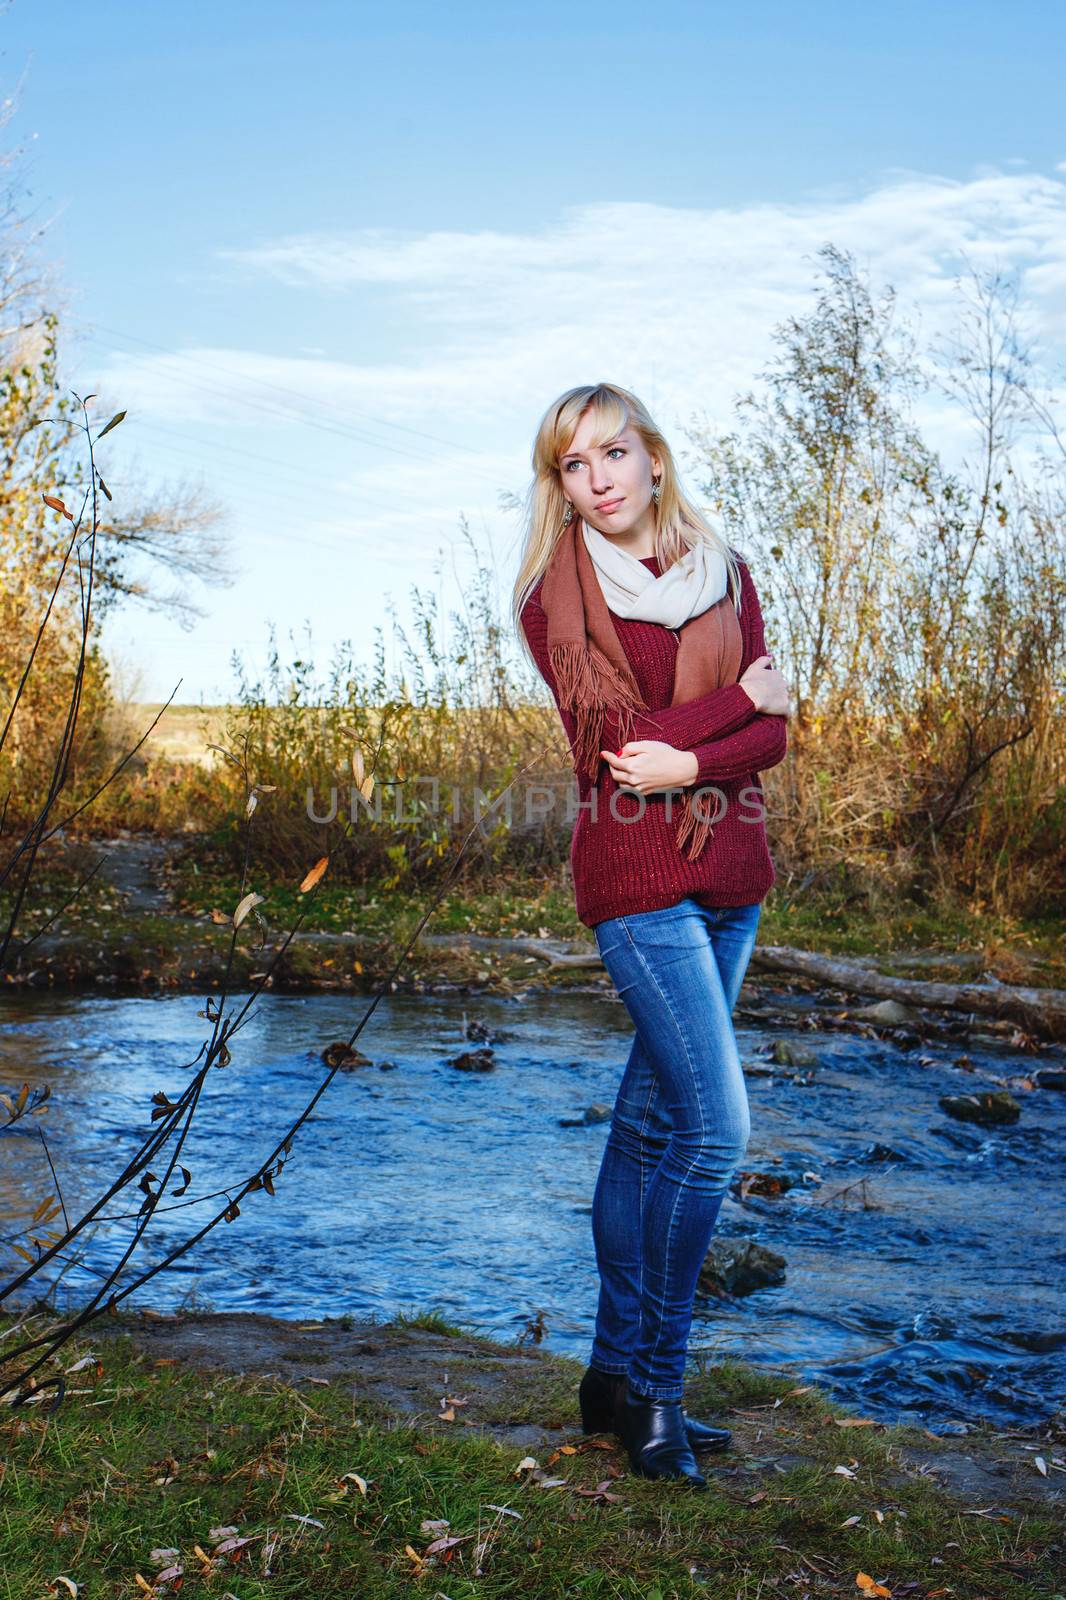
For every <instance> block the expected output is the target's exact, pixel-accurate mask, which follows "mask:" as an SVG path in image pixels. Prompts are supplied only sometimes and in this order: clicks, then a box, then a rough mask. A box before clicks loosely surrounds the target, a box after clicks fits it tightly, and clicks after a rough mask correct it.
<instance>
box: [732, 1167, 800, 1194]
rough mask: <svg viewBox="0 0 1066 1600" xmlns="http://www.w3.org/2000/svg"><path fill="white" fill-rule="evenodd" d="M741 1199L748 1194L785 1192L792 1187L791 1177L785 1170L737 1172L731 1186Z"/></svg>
mask: <svg viewBox="0 0 1066 1600" xmlns="http://www.w3.org/2000/svg"><path fill="white" fill-rule="evenodd" d="M734 1186H735V1188H736V1192H737V1194H738V1195H739V1197H740V1199H741V1200H744V1199H746V1197H747V1196H748V1195H749V1194H763V1195H779V1194H787V1193H788V1191H789V1189H791V1187H792V1179H791V1178H790V1177H789V1175H788V1173H787V1172H738V1173H736V1174H735V1175H734V1182H733V1185H731V1187H734Z"/></svg>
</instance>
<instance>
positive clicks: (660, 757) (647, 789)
mask: <svg viewBox="0 0 1066 1600" xmlns="http://www.w3.org/2000/svg"><path fill="white" fill-rule="evenodd" d="M600 755H601V756H602V757H603V759H604V761H606V763H607V765H608V766H609V767H610V769H611V777H612V778H613V779H614V781H615V783H617V784H618V785H619V787H620V788H623V789H636V790H637V791H638V792H639V793H640V794H655V793H656V792H657V791H658V790H660V789H684V788H686V787H687V785H688V784H690V783H695V781H696V778H697V776H698V775H699V769H700V768H699V762H698V761H697V759H696V757H695V756H694V755H693V753H692V751H691V750H675V749H674V747H673V745H672V744H663V743H662V741H661V740H659V739H631V740H630V741H629V743H628V744H624V745H623V746H622V748H621V750H619V751H614V750H601V751H600Z"/></svg>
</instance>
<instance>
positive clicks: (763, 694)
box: [737, 655, 792, 717]
mask: <svg viewBox="0 0 1066 1600" xmlns="http://www.w3.org/2000/svg"><path fill="white" fill-rule="evenodd" d="M737 681H738V682H739V684H740V686H741V688H742V689H743V690H744V692H745V694H747V695H748V696H749V697H750V698H751V700H752V701H753V702H754V705H755V709H756V711H766V712H769V714H770V715H771V716H776V717H787V716H788V715H789V713H790V711H791V709H792V707H791V701H790V696H789V691H788V684H787V683H786V682H785V680H784V678H783V677H782V676H781V674H780V673H779V672H778V670H777V668H776V667H775V666H772V665H771V662H770V657H769V656H768V655H765V656H756V658H755V660H754V661H753V662H752V664H751V666H750V667H748V669H747V671H746V672H744V673H743V674H742V675H741V677H740V678H739V679H738V680H737Z"/></svg>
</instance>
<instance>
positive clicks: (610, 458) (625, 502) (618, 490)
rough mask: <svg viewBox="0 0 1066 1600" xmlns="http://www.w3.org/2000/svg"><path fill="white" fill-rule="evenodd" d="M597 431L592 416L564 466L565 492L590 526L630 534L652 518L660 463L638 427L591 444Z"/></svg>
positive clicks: (581, 424)
mask: <svg viewBox="0 0 1066 1600" xmlns="http://www.w3.org/2000/svg"><path fill="white" fill-rule="evenodd" d="M594 431H595V418H594V416H593V414H592V412H591V411H587V412H586V413H585V415H584V416H583V417H582V418H581V420H580V422H579V423H578V425H577V431H576V433H575V434H574V437H573V439H572V440H571V441H570V448H569V449H568V450H567V451H565V452H564V454H563V455H562V456H561V458H560V461H559V475H560V478H561V480H562V485H563V493H564V494H565V495H566V498H567V499H568V500H572V501H573V504H574V510H575V511H576V512H577V513H578V515H579V516H582V517H584V519H585V521H586V522H587V523H588V524H589V525H590V527H593V528H596V529H597V530H598V531H599V532H600V533H606V534H611V533H614V534H618V533H625V532H627V531H628V530H629V529H631V528H632V527H633V526H634V524H635V523H637V522H639V521H640V519H641V518H642V517H644V516H646V514H647V511H648V507H649V506H650V504H651V486H652V482H653V481H654V479H655V478H656V477H658V475H659V471H660V463H659V460H658V457H656V456H651V455H649V454H648V451H647V449H646V448H645V445H644V441H643V439H642V438H641V437H640V434H639V433H638V432H637V431H636V429H635V428H632V427H628V428H626V429H625V430H624V431H623V432H622V433H620V434H619V435H618V437H617V438H616V439H608V441H607V443H606V444H590V443H589V435H590V434H592V433H593V432H594Z"/></svg>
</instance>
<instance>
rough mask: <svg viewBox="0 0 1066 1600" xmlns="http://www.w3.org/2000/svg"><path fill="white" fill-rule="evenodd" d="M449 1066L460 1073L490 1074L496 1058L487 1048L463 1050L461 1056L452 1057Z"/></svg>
mask: <svg viewBox="0 0 1066 1600" xmlns="http://www.w3.org/2000/svg"><path fill="white" fill-rule="evenodd" d="M449 1065H450V1066H453V1067H458V1068H459V1070H460V1072H492V1071H493V1070H494V1068H495V1066H496V1057H495V1056H494V1055H493V1053H492V1051H491V1050H489V1049H488V1048H485V1049H483V1050H464V1051H463V1053H462V1055H458V1056H452V1058H451V1061H450V1063H449Z"/></svg>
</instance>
